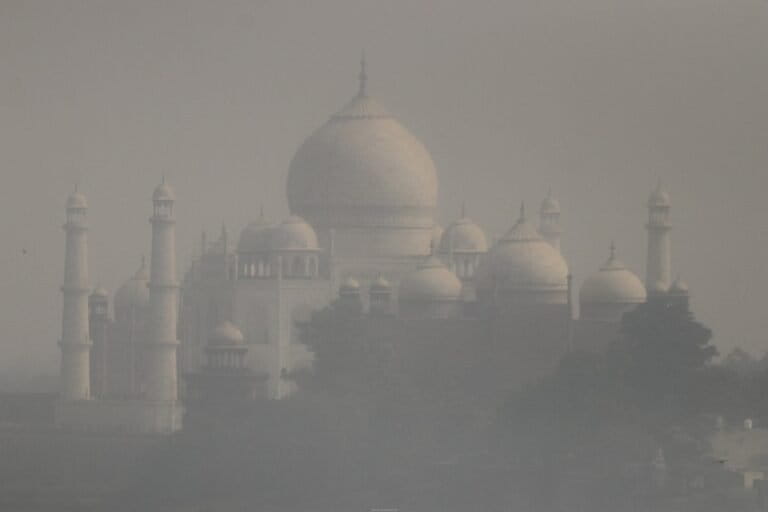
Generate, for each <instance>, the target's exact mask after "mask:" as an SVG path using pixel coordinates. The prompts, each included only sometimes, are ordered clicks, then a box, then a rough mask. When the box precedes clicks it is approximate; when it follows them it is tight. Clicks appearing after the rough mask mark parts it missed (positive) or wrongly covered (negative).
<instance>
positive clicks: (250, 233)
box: [237, 215, 274, 253]
mask: <svg viewBox="0 0 768 512" xmlns="http://www.w3.org/2000/svg"><path fill="white" fill-rule="evenodd" d="M272 227H274V224H272V223H270V222H268V221H267V220H266V219H265V218H264V215H260V216H259V218H258V219H257V220H255V221H253V222H251V223H250V224H248V225H247V226H246V227H245V228H243V230H242V231H241V232H240V240H239V241H238V243H237V252H239V253H251V252H266V251H268V250H269V245H270V235H271V229H272Z"/></svg>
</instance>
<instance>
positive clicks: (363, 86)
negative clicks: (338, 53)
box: [357, 52, 368, 98]
mask: <svg viewBox="0 0 768 512" xmlns="http://www.w3.org/2000/svg"><path fill="white" fill-rule="evenodd" d="M357 80H358V81H359V82H360V89H359V90H358V91H357V95H358V96H359V97H361V98H363V97H365V96H367V95H368V89H367V86H368V72H367V71H366V63H365V52H363V53H362V55H361V56H360V74H359V75H357Z"/></svg>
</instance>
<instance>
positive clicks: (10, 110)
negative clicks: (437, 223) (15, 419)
mask: <svg viewBox="0 0 768 512" xmlns="http://www.w3.org/2000/svg"><path fill="white" fill-rule="evenodd" d="M470 4H471V5H472V7H471V8H470V7H468V6H469V5H470ZM363 48H364V49H365V51H366V54H367V56H368V70H369V89H370V91H371V93H372V94H373V95H374V96H376V97H378V99H379V100H380V101H381V102H382V103H383V104H384V105H386V106H387V108H388V109H389V110H390V111H391V112H393V113H394V114H395V115H396V116H397V117H398V118H399V119H400V120H401V121H402V122H403V123H404V124H405V125H406V126H408V127H409V128H410V129H411V131H413V132H414V133H415V134H416V135H417V136H418V137H419V138H420V139H421V140H422V141H423V142H424V143H425V145H426V146H427V147H428V149H429V150H430V151H431V153H432V156H433V158H434V160H435V162H436V164H437V168H438V173H439V177H440V187H441V190H440V218H441V222H442V223H443V224H447V223H448V222H449V221H450V220H451V219H453V218H455V217H456V215H457V214H458V211H459V205H460V203H461V201H462V200H466V201H467V206H468V212H469V214H470V216H471V217H473V218H474V219H475V220H476V221H478V222H479V223H480V224H481V225H482V226H484V227H485V228H486V230H487V232H488V234H489V236H492V235H493V234H497V233H501V232H503V231H504V230H506V228H507V227H508V226H509V225H511V223H512V222H513V221H514V220H515V217H516V215H517V211H518V205H519V202H520V201H521V200H523V199H525V200H526V201H528V203H529V204H530V205H531V206H532V207H533V208H537V207H538V203H539V201H540V200H541V198H542V197H543V196H544V194H545V192H546V189H547V187H549V186H551V187H552V188H553V190H554V192H555V194H556V195H557V196H558V197H559V199H560V200H561V204H562V206H563V210H564V223H565V226H566V229H567V234H566V235H565V238H564V241H563V247H564V251H565V253H566V255H567V257H568V259H569V261H570V264H571V268H572V271H573V273H574V276H575V278H576V281H577V284H578V283H579V282H580V281H581V280H583V278H584V277H585V276H586V275H588V274H589V273H590V272H593V271H594V270H596V269H597V268H598V267H599V266H600V265H601V264H602V263H603V261H604V260H605V258H606V256H607V253H608V245H609V243H610V240H611V239H615V240H616V244H617V246H618V251H619V254H620V256H621V257H622V258H623V259H624V260H625V261H626V262H627V263H628V264H629V265H630V266H631V267H632V268H633V269H634V270H635V271H637V272H638V273H639V274H640V275H641V276H642V275H643V274H644V265H645V231H644V229H643V224H644V222H645V218H646V211H645V200H646V198H647V194H648V192H649V190H650V189H651V188H652V187H653V185H654V184H655V182H656V180H657V178H658V177H662V178H663V180H664V183H665V184H666V186H667V188H668V190H669V192H670V193H671V196H672V201H673V211H672V219H673V222H674V226H675V229H674V231H673V233H672V236H673V262H674V269H675V273H677V272H679V273H681V274H682V276H683V277H684V279H685V280H686V281H687V282H688V284H689V285H690V287H691V290H692V294H693V296H694V300H693V307H694V310H695V313H696V314H697V316H698V317H699V318H700V319H701V320H702V321H703V322H704V323H706V324H707V325H709V326H710V327H712V328H713V329H714V331H715V339H716V341H717V343H718V345H720V347H721V348H722V349H723V350H730V348H732V347H733V346H736V345H741V346H744V347H745V348H748V349H750V350H752V351H753V352H759V353H762V352H764V351H765V350H766V349H768V336H766V332H768V314H766V313H767V312H768V311H767V310H768V306H767V305H766V302H765V299H764V297H765V293H766V289H767V288H768V271H766V265H768V226H767V222H768V204H767V203H766V189H767V188H768V101H766V95H767V94H768V68H767V66H768V2H767V1H766V0H727V1H726V0H718V1H711V0H643V1H627V0H625V1H617V0H581V1H579V2H573V1H566V0H553V1H546V0H545V1H542V0H521V1H509V0H505V1H496V2H468V1H466V0H451V1H447V0H442V1H440V2H437V1H432V2H396V1H386V2H384V1H381V2H362V1H349V2H341V1H322V2H308V1H302V2H287V1H262V2H259V1H244V0H243V1H225V0H218V1H216V2H211V1H204V0H183V1H182V0H179V1H157V0H151V1H149V0H147V1H144V0H131V1H122V2H118V1H95V0H94V1H75V0H57V1H54V0H49V1H38V2H29V1H23V0H0V170H1V172H2V177H3V181H2V187H0V214H1V216H0V236H1V238H0V239H1V240H2V241H3V243H2V249H1V250H0V254H2V259H1V260H0V263H2V265H1V266H0V283H1V285H2V287H1V288H0V325H1V326H2V333H3V339H2V355H0V371H2V372H5V374H6V375H7V374H8V372H10V371H13V370H14V369H15V370H19V369H25V370H28V371H31V370H32V369H34V371H36V372H40V373H55V372H56V368H57V364H58V357H59V349H58V347H57V345H56V341H57V340H58V337H59V331H60V314H61V313H60V311H61V297H60V292H59V286H60V284H61V280H62V267H63V250H64V248H63V247H64V246H63V242H64V236H63V232H62V230H61V224H62V222H63V218H64V212H63V206H64V201H65V199H66V196H67V194H68V193H69V192H70V190H71V189H72V186H73V184H74V183H75V182H76V181H80V182H81V189H82V190H83V191H84V192H85V193H86V194H87V195H88V198H89V202H90V206H91V210H90V218H91V225H92V230H91V233H90V258H91V274H92V280H93V281H94V284H95V282H96V281H98V280H101V282H102V283H103V285H104V286H105V287H107V288H108V289H109V290H110V291H114V290H115V289H116V288H117V287H118V286H119V285H120V283H122V282H123V281H124V280H125V279H126V278H127V277H128V276H130V275H131V274H132V273H133V272H134V270H135V269H136V267H137V265H138V262H139V259H140V256H141V255H142V254H144V253H147V252H148V249H149V238H150V232H149V224H148V222H147V219H148V217H149V215H150V202H149V197H150V194H151V192H152V189H153V187H154V185H155V184H156V183H158V182H159V181H160V177H161V176H162V175H163V174H165V175H166V177H167V179H168V181H169V182H170V183H171V184H172V185H173V186H174V188H175V189H176V192H177V196H178V199H179V201H178V209H177V212H178V218H179V222H178V245H179V252H180V254H179V260H180V269H182V268H183V267H184V265H185V263H186V262H187V261H188V259H189V258H190V256H191V255H192V254H193V253H194V252H195V251H196V250H197V248H198V245H199V242H198V240H199V233H200V230H201V229H203V228H204V229H207V230H208V231H209V232H216V231H218V230H219V229H220V225H221V223H222V221H224V222H226V223H227V225H228V226H229V227H230V231H231V233H232V234H233V236H237V234H238V233H239V230H240V228H241V227H242V226H243V225H244V224H245V223H246V222H247V221H248V220H250V219H253V218H254V217H256V216H257V215H258V211H259V207H260V205H261V204H263V205H264V207H265V209H266V212H267V213H268V214H269V216H271V217H273V218H276V219H279V218H280V217H282V216H284V215H286V214H287V204H286V200H285V187H284V181H285V176H286V173H287V170H288V163H289V162H290V159H291V157H292V155H293V153H294V151H295V150H296V149H297V147H298V145H299V144H300V143H301V141H302V140H303V139H304V138H305V137H306V136H307V135H309V134H310V133H311V132H312V130H314V129H315V128H316V127H318V126H319V125H320V124H322V123H323V122H324V121H325V120H326V119H327V117H328V116H329V115H330V114H331V113H333V112H334V111H335V110H336V109H338V108H339V107H340V106H341V105H343V104H344V103H345V102H346V101H347V100H348V99H349V98H350V97H351V96H352V95H353V94H354V93H355V91H356V88H357V83H356V76H357V72H358V69H357V66H358V60H359V56H360V52H361V50H362V49H363ZM22 249H26V251H27V254H26V255H25V254H23V253H22Z"/></svg>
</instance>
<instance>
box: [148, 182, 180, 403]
mask: <svg viewBox="0 0 768 512" xmlns="http://www.w3.org/2000/svg"><path fill="white" fill-rule="evenodd" d="M174 200H175V199H174V194H173V190H172V189H171V188H170V187H169V186H168V185H166V183H165V179H163V182H162V183H161V184H160V185H158V186H157V188H155V192H154V193H153V194H152V203H153V213H152V217H151V218H150V219H149V222H150V223H151V224H152V257H151V260H150V278H149V326H148V327H149V329H148V336H147V343H146V345H145V353H144V367H145V372H144V375H143V379H144V389H143V393H142V395H143V396H144V398H146V399H147V400H150V401H157V402H174V401H176V399H177V384H178V382H177V376H176V349H177V346H178V344H179V342H178V340H177V339H176V322H177V314H178V311H177V308H178V297H177V295H178V288H179V286H178V282H177V281H176V239H175V236H176V235H175V224H176V221H175V218H174V214H173V204H174Z"/></svg>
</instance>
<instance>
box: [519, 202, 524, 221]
mask: <svg viewBox="0 0 768 512" xmlns="http://www.w3.org/2000/svg"><path fill="white" fill-rule="evenodd" d="M524 220H525V201H520V222H522V221H524Z"/></svg>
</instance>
